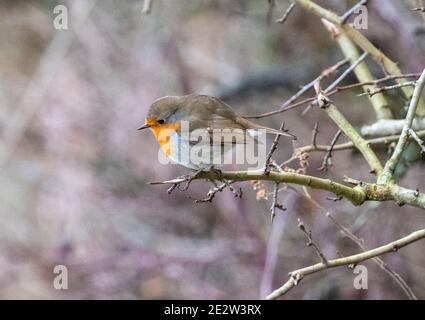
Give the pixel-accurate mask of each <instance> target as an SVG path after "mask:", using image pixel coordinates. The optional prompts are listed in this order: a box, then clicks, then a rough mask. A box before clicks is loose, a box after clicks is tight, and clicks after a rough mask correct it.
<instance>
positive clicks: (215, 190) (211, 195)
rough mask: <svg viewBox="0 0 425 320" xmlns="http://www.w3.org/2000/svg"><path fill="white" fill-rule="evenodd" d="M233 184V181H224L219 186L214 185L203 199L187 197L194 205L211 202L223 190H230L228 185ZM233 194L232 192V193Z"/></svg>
mask: <svg viewBox="0 0 425 320" xmlns="http://www.w3.org/2000/svg"><path fill="white" fill-rule="evenodd" d="M232 183H234V181H225V182H223V183H222V184H220V185H216V186H215V187H214V188H212V189H210V191H208V193H207V196H206V198H204V199H193V198H192V197H189V198H190V199H193V202H195V203H201V202H212V201H213V199H214V197H215V196H216V194H217V193H218V192H221V191H223V190H224V189H226V188H227V187H229V188H230V185H231V184H232ZM232 192H233V191H232Z"/></svg>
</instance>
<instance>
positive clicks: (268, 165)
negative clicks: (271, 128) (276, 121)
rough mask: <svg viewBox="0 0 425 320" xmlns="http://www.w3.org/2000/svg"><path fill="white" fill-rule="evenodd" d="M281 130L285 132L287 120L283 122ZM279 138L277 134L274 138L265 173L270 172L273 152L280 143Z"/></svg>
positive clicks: (267, 157)
mask: <svg viewBox="0 0 425 320" xmlns="http://www.w3.org/2000/svg"><path fill="white" fill-rule="evenodd" d="M280 131H284V132H285V122H282V124H281V126H280ZM279 139H280V135H279V134H277V135H276V136H275V138H274V140H273V143H272V146H271V147H270V150H269V152H268V153H267V156H266V164H265V166H264V174H268V173H270V160H271V158H272V155H273V153H274V152H275V151H276V149H277V144H278V143H279Z"/></svg>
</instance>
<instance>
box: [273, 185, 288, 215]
mask: <svg viewBox="0 0 425 320" xmlns="http://www.w3.org/2000/svg"><path fill="white" fill-rule="evenodd" d="M278 193H279V183H277V182H276V183H275V184H274V188H273V198H272V205H271V207H270V220H271V222H272V223H273V220H274V217H275V216H276V208H277V209H280V210H282V211H286V208H285V207H284V206H283V205H282V204H280V203H278V202H277V195H278Z"/></svg>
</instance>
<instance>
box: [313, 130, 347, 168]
mask: <svg viewBox="0 0 425 320" xmlns="http://www.w3.org/2000/svg"><path fill="white" fill-rule="evenodd" d="M341 133H342V130H341V129H339V130H338V131H337V133H336V134H335V135H334V137H333V139H332V141H331V144H330V146H329V150H328V151H327V152H326V154H325V156H324V158H323V162H322V166H321V167H320V168H318V170H319V171H327V170H328V165H329V164H330V163H329V162H330V160H331V158H332V151H333V148H334V147H335V144H336V142H337V141H338V139H339V137H340V136H341ZM331 165H332V163H331Z"/></svg>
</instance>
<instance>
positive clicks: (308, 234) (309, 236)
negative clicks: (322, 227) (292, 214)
mask: <svg viewBox="0 0 425 320" xmlns="http://www.w3.org/2000/svg"><path fill="white" fill-rule="evenodd" d="M298 228H299V229H300V230H301V231H302V232H303V233H304V234H305V236H306V238H307V243H306V245H307V247H313V248H314V251H316V253H317V256H318V257H319V258H320V261H321V262H322V263H323V264H325V265H327V264H328V260H327V259H326V257H325V255H324V254H323V252H322V250H321V249H320V248H319V246H318V245H317V244H316V243H315V242H314V241H313V235H312V233H311V230H307V229H306V227H305V225H304V222H303V221H302V220H301V219H298Z"/></svg>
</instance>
